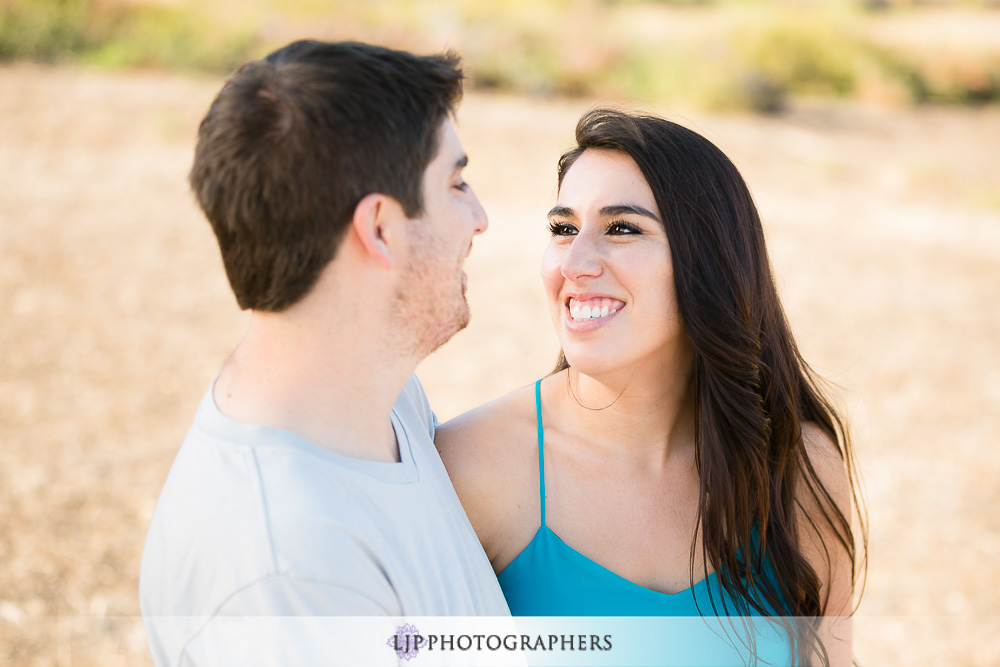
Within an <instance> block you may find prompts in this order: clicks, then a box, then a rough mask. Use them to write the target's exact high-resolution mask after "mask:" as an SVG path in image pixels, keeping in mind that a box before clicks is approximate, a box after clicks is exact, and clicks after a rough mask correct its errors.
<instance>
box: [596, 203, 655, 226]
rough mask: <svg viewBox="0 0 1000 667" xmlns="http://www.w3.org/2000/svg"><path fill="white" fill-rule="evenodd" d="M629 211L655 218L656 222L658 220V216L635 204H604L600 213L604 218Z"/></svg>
mask: <svg viewBox="0 0 1000 667" xmlns="http://www.w3.org/2000/svg"><path fill="white" fill-rule="evenodd" d="M629 213H631V214H633V215H641V216H643V217H645V218H650V219H652V220H656V221H657V222H659V221H660V216H658V215H656V214H655V213H653V212H652V211H650V210H648V209H645V208H643V207H642V206H636V205H635V204H615V205H614V206H605V207H604V208H602V209H601V215H602V216H603V217H605V218H610V217H612V216H615V215H625V214H629Z"/></svg>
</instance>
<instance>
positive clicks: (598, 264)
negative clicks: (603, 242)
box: [560, 234, 604, 281]
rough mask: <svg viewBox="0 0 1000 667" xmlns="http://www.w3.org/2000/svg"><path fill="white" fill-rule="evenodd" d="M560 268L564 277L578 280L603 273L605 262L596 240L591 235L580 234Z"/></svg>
mask: <svg viewBox="0 0 1000 667" xmlns="http://www.w3.org/2000/svg"><path fill="white" fill-rule="evenodd" d="M560 270H561V272H562V275H563V278H565V279H567V280H572V281H578V280H580V279H581V278H595V277H597V276H599V275H601V271H603V270H604V264H603V262H602V259H601V256H600V253H599V252H598V251H597V248H596V247H595V246H594V242H593V241H592V240H591V239H590V238H589V237H587V236H585V235H583V234H579V235H577V236H576V237H575V238H574V239H573V242H572V243H570V245H569V249H568V250H567V251H566V254H565V255H563V259H562V264H561V267H560Z"/></svg>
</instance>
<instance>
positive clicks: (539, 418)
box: [535, 380, 545, 528]
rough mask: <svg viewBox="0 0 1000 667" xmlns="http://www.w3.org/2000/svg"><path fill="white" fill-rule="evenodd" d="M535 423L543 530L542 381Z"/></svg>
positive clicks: (543, 525)
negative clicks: (536, 427)
mask: <svg viewBox="0 0 1000 667" xmlns="http://www.w3.org/2000/svg"><path fill="white" fill-rule="evenodd" d="M535 423H536V424H537V425H538V499H539V502H540V503H541V507H542V512H541V514H542V528H544V527H545V454H544V449H543V442H544V438H543V437H542V381H541V380H539V381H538V382H536V383H535Z"/></svg>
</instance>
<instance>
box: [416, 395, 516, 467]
mask: <svg viewBox="0 0 1000 667" xmlns="http://www.w3.org/2000/svg"><path fill="white" fill-rule="evenodd" d="M534 401H535V398H534V389H533V386H528V387H522V388H521V389H517V390H515V391H513V392H511V393H509V394H507V395H505V396H501V397H500V398H497V399H495V400H493V401H490V402H489V403H485V404H483V405H480V406H479V407H476V408H473V409H472V410H469V411H468V412H466V413H464V414H461V415H459V416H458V417H455V418H454V419H451V420H449V421H448V422H446V423H444V424H442V425H441V426H439V427H438V429H437V431H436V433H435V436H434V442H435V444H436V445H437V448H438V451H440V452H441V455H442V456H443V457H444V456H449V457H463V458H464V457H465V456H469V455H472V454H473V453H476V454H477V456H491V455H499V454H502V451H498V449H499V450H504V449H508V448H509V447H511V446H516V445H517V444H518V443H520V441H521V440H522V439H523V437H524V434H525V433H529V434H530V433H533V432H534V430H535V404H534Z"/></svg>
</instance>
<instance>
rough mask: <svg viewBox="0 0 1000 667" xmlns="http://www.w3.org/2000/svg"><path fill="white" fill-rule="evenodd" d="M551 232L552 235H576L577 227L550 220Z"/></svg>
mask: <svg viewBox="0 0 1000 667" xmlns="http://www.w3.org/2000/svg"><path fill="white" fill-rule="evenodd" d="M549 232H550V233H551V234H552V236H576V232H577V230H576V227H574V226H573V225H569V224H567V223H565V222H550V223H549Z"/></svg>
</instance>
